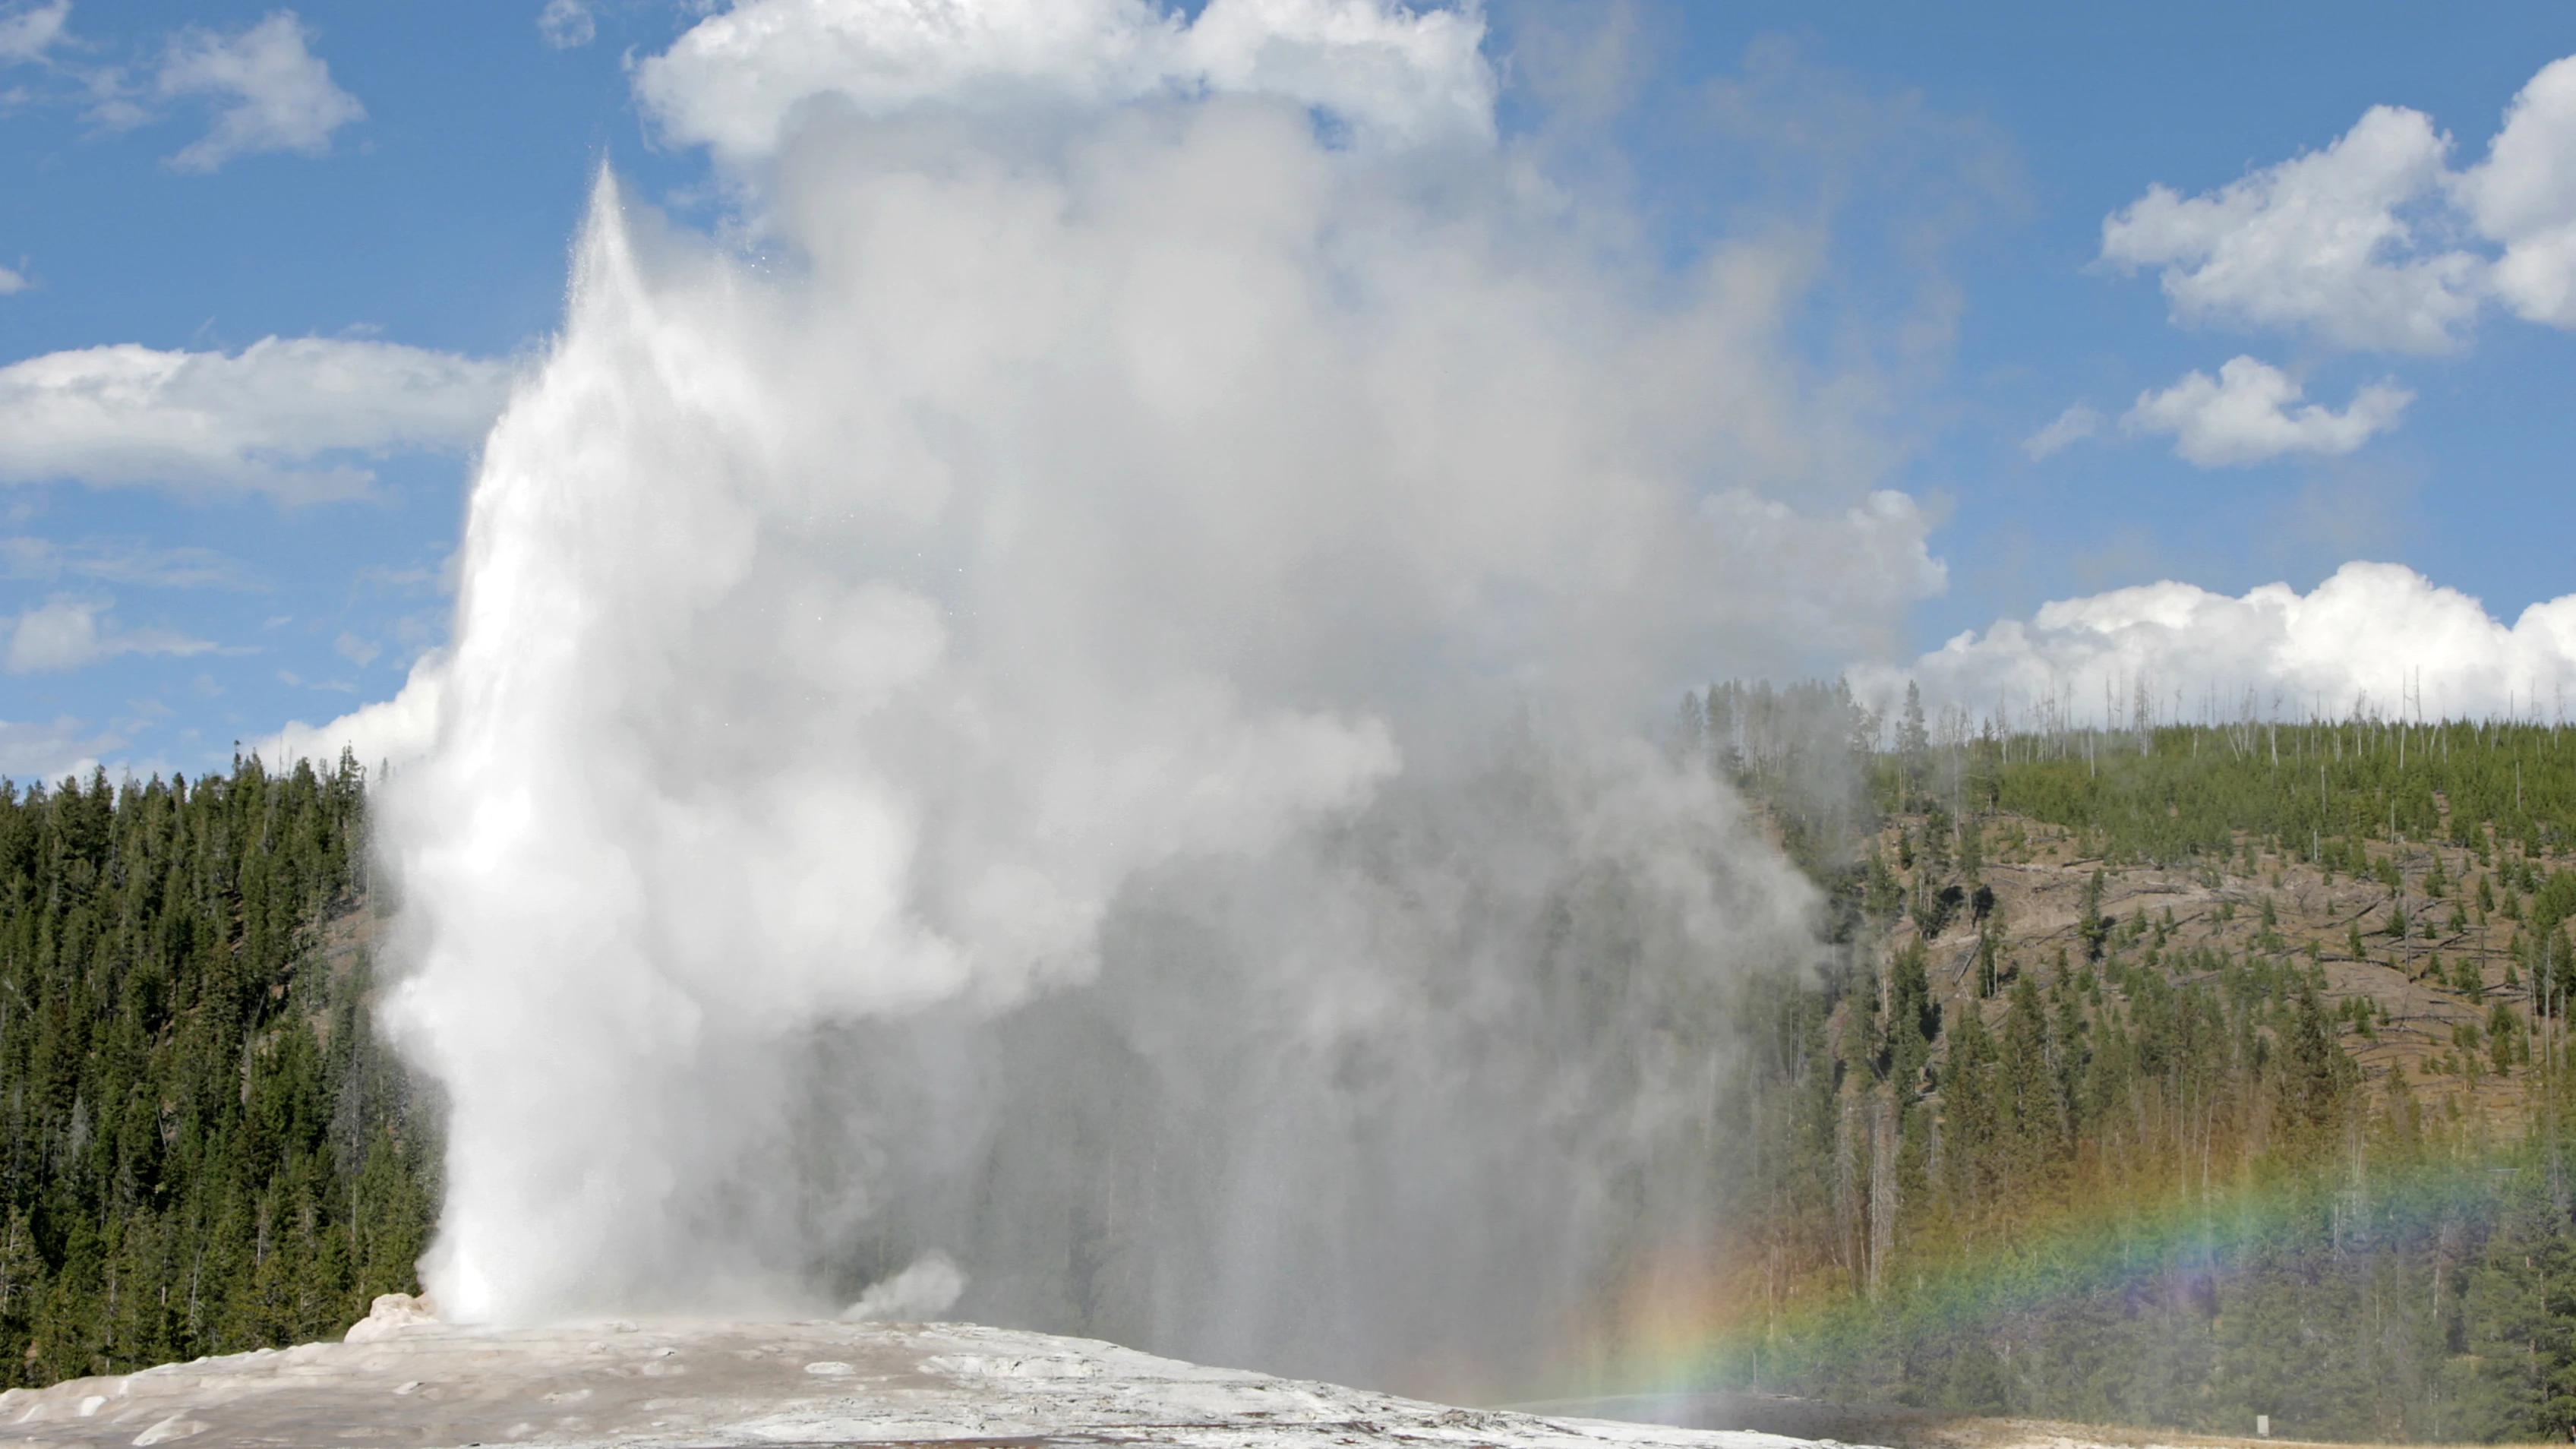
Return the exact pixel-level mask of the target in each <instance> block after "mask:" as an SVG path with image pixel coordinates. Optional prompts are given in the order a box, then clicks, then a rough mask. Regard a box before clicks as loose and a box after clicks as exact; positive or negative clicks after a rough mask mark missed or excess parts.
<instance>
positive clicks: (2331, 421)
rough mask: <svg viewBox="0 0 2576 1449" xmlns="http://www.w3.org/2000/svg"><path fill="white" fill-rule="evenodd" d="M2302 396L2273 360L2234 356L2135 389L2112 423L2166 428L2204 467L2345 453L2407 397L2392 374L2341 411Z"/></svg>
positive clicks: (2155, 430) (2398, 410)
mask: <svg viewBox="0 0 2576 1449" xmlns="http://www.w3.org/2000/svg"><path fill="white" fill-rule="evenodd" d="M2306 396H2307V393H2306V391H2305V389H2303V388H2301V387H2300V385H2299V384H2298V383H2297V382H2296V381H2294V380H2293V379H2292V378H2291V377H2290V376H2289V375H2288V374H2287V373H2284V372H2283V371H2281V370H2280V369H2279V368H2277V367H2274V366H2272V365H2271V364H2270V363H2267V362H2262V361H2258V360H2257V359H2255V358H2251V357H2238V358H2233V359H2230V360H2229V361H2228V362H2227V363H2226V365H2224V366H2222V367H2220V368H2219V369H2218V376H2216V377H2215V378H2213V377H2211V376H2210V375H2209V374H2208V373H2205V372H2191V373H2188V374H2185V375H2184V377H2183V379H2182V381H2180V382H2177V383H2175V384H2174V385H2173V386H2171V387H2169V388H2166V389H2164V390H2163V391H2161V392H2156V391H2149V392H2145V393H2141V394H2139V395H2138V403H2137V406H2135V407H2133V408H2131V409H2130V410H2129V412H2128V414H2127V415H2126V416H2125V417H2123V418H2121V419H2120V426H2121V427H2122V428H2123V429H2124V430H2126V431H2128V432H2132V433H2149V434H2162V435H2169V436H2171V437H2172V438H2173V439H2174V451H2175V452H2177V453H2179V454H2181V455H2182V456H2183V457H2184V458H2186V459H2188V460H2190V461H2191V462H2194V463H2197V464H2199V465H2200V466H2202V467H2204V468H2212V467H2217V466H2220V465H2223V464H2229V463H2260V462H2263V461H2265V460H2266V459H2271V458H2278V457H2281V456H2283V455H2284V454H2290V453H2318V454H2325V455H2328V456H2335V455H2340V454H2344V453H2349V452H2351V451H2352V450H2354V449H2355V448H2358V447H2360V446H2361V445H2362V444H2363V443H2365V442H2368V441H2369V440H2370V438H2371V436H2372V435H2373V434H2376V433H2382V432H2385V431H2387V430H2388V429H2390V428H2393V427H2395V426H2397V419H2398V417H2399V416H2400V415H2401V414H2403V413H2404V412H2405V411H2406V405H2407V404H2408V403H2410V402H2413V401H2414V400H2415V395H2414V394H2413V393H2411V392H2408V391H2407V390H2406V389H2405V388H2402V387H2399V386H2397V385H2396V384H2395V383H2392V382H2374V383H2366V384H2364V385H2363V386H2362V387H2361V388H2360V389H2358V390H2357V391H2355V392H2354V393H2353V396H2352V402H2351V403H2350V404H2349V405H2347V406H2346V407H2345V408H2344V410H2343V411H2342V412H2336V411H2335V410H2334V409H2332V408H2329V407H2327V406H2325V405H2324V404H2322V403H2312V402H2307V401H2306V400H2305V399H2306ZM2043 436H2045V434H2043ZM2034 441H2036V440H2034Z"/></svg>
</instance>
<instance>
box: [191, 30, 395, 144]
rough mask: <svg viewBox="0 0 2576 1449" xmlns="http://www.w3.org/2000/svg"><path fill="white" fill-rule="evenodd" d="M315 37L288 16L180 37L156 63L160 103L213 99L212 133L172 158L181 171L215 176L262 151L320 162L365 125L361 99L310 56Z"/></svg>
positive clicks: (194, 32) (315, 56) (200, 31)
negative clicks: (347, 132)
mask: <svg viewBox="0 0 2576 1449" xmlns="http://www.w3.org/2000/svg"><path fill="white" fill-rule="evenodd" d="M312 39H313V35H312V32H311V31H309V30H307V29H306V28H305V26H304V22H303V21H301V20H299V19H297V18H296V15H295V12H294V11H292V10H279V11H276V12H274V13H272V14H270V15H269V16H268V17H267V18H266V19H264V20H262V21H260V22H259V23H258V24H257V25H254V26H251V27H250V28H249V29H247V30H243V31H240V32H238V33H236V34H231V35H226V34H222V33H219V32H216V31H211V30H206V29H202V28H200V27H196V26H190V27H189V28H187V29H185V30H182V31H180V32H179V33H178V35H177V36H176V37H174V38H173V39H172V41H171V44H170V52H169V54H168V56H167V57H166V58H164V60H163V61H162V63H161V69H160V74H159V76H158V78H157V80H156V82H155V85H156V88H157V89H158V90H159V92H160V94H161V96H162V98H163V99H165V100H169V99H176V98H179V97H183V96H212V97H215V98H217V101H218V109H217V110H216V113H215V124H214V129H212V130H210V131H208V132H207V133H206V134H205V135H204V136H203V137H201V138H199V139H198V140H196V141H194V142H192V143H190V144H189V145H188V146H186V147H184V148H182V149H181V150H180V151H179V153H178V154H177V155H174V156H172V157H171V158H170V164H171V165H172V166H173V167H175V168H177V169H179V170H181V171H212V170H215V169H217V168H218V167H220V166H222V165H223V164H224V163H225V162H227V161H231V160H233V159H234V158H236V157H240V156H250V155H255V154H257V153H259V152H262V151H294V152H299V153H301V154H303V155H306V156H319V155H321V154H323V153H324V152H326V151H328V150H330V149H331V133H332V132H334V131H336V130H338V129H339V128H340V127H342V126H345V125H348V124H350V123H351V122H354V121H360V120H364V119H365V118H366V114H367V111H366V108H365V107H364V106H361V105H359V104H358V98H357V97H355V96H353V95H350V94H349V93H348V92H347V91H344V90H342V89H340V87H339V86H337V85H335V84H333V83H332V80H331V68H330V67H329V66H327V65H325V64H323V62H322V58H321V57H320V56H317V55H315V54H313V52H312V49H311V43H312Z"/></svg>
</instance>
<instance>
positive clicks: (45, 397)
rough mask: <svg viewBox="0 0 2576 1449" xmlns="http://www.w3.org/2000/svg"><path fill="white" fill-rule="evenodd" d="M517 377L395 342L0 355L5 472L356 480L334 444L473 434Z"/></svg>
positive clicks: (190, 485)
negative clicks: (9, 359)
mask: <svg viewBox="0 0 2576 1449" xmlns="http://www.w3.org/2000/svg"><path fill="white" fill-rule="evenodd" d="M508 385H509V369H508V368H507V366H506V365H505V364H503V363H499V362H495V361H491V360H488V359H479V358H470V357H461V356H458V355H456V354H454V353H447V352H432V351H427V350H424V349H422V348H417V347H405V346H401V345H399V344H395V343H389V342H369V341H341V340H333V339H325V338H315V337H306V338H285V339H281V338H276V337H270V338H265V339H263V340H261V341H258V342H254V343H252V344H251V345H250V346H248V347H246V348H244V349H242V350H241V351H240V352H238V353H232V354H226V353H221V352H165V351H157V350H155V349H152V348H149V347H142V346H137V345H134V344H130V343H129V344H121V345H116V346H109V347H90V348H83V349H80V350H78V351H72V352H54V353H48V354H46V355H44V356H42V357H33V358H29V359H27V360H26V361H24V362H17V363H12V364H10V365H9V366H7V367H0V482H21V483H24V482H44V481H50V480H54V479H75V480H78V481H81V482H85V483H90V484H97V485H117V484H135V483H160V484H167V485H170V486H174V487H178V488H181V489H186V490H192V491H197V492H235V493H238V492H264V493H270V494H273V495H276V496H278V497H280V498H286V499H307V498H315V497H325V496H331V495H338V494H348V493H353V492H356V491H359V490H361V489H363V488H364V487H365V486H366V484H367V482H368V480H369V477H370V475H369V474H368V473H367V472H366V470H365V469H364V468H362V467H359V466H357V465H354V464H351V463H348V462H346V461H339V460H334V459H332V458H331V457H329V455H332V454H335V453H343V452H351V451H355V452H362V453H377V452H382V451H385V450H388V449H394V448H455V447H464V446H468V445H470V444H472V443H473V442H474V441H475V440H476V439H478V438H480V437H481V436H482V434H483V431H484V430H485V429H486V428H488V427H489V426H490V425H491V422H492V419H493V417H494V416H495V415H496V414H497V413H498V412H499V411H500V407H501V402H502V399H503V397H504V396H505V395H506V393H507V390H508Z"/></svg>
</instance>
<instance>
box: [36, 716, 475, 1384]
mask: <svg viewBox="0 0 2576 1449" xmlns="http://www.w3.org/2000/svg"><path fill="white" fill-rule="evenodd" d="M365 838H366V791H365V788H364V782H363V780H362V779H361V776H360V774H359V771H358V769H357V766H356V765H355V763H354V762H353V761H349V760H346V759H344V760H343V761H342V762H341V765H340V767H339V769H338V770H337V771H336V772H334V773H328V774H321V773H316V772H315V771H314V770H313V769H312V768H310V767H309V766H305V765H298V766H297V767H296V769H295V771H294V772H293V773H292V774H287V775H282V776H272V775H270V774H268V773H266V772H265V771H264V770H263V769H262V768H261V766H260V765H259V763H258V762H257V761H256V760H245V761H240V762H238V763H237V764H236V766H235V768H234V770H233V773H232V774H231V775H230V776H229V777H217V776H206V777H202V778H200V779H197V780H195V781H193V782H192V781H186V780H182V779H175V778H174V779H172V780H170V781H168V782H166V783H165V782H163V781H160V780H157V779H156V780H154V781H152V782H150V783H144V784H137V783H130V782H129V783H125V784H121V785H112V784H110V783H109V781H108V779H107V777H106V775H105V774H104V773H99V774H95V775H93V776H92V777H91V779H90V781H89V783H88V784H87V785H86V786H83V785H81V784H79V783H78V782H77V781H65V782H63V784H62V785H61V786H60V787H59V788H46V787H43V786H37V787H32V788H28V789H26V790H24V791H23V792H22V791H20V790H18V789H17V788H15V787H12V786H10V785H8V784H6V783H5V782H0V1382H5V1383H8V1384H41V1383H48V1382H51V1381H53V1380H56V1379H59V1378H64V1377H70V1376H74V1375H80V1374H95V1373H106V1372H113V1371H119V1370H126V1369H132V1368H137V1367H141V1366H144V1365H148V1364H154V1363H162V1362H167V1361H171V1360H176V1359H187V1358H193V1357H195V1356H197V1355H199V1354H208V1353H226V1352H233V1351H237V1350H241V1349H247V1348H255V1347H259V1346H263V1345H280V1344H289V1343H297V1342H303V1341H307V1340H311V1339H314V1338H320V1337H325V1336H334V1335H336V1334H337V1333H339V1332H340V1331H341V1330H342V1329H344V1328H346V1327H347V1326H348V1325H349V1324H350V1323H351V1322H353V1321H355V1320H356V1319H358V1318H360V1317H363V1316H364V1314H365V1311H366V1306H367V1302H368V1300H369V1298H370V1297H371V1296H372V1295H374V1294H376V1293H381V1292H391V1291H395V1290H406V1291H408V1290H413V1289H414V1288H415V1287H416V1285H415V1284H414V1282H413V1270H412V1263H413V1260H414V1259H415V1258H416V1257H417V1256H418V1255H419V1252H420V1249H421V1246H422V1244H423V1242H424V1240H425V1235H426V1232H427V1229H428V1225H429V1222H430V1219H431V1216H432V1212H433V1209H434V1203H435V1195H436V1190H435V1183H434V1173H435V1161H436V1159H435V1155H434V1151H433V1143H432V1142H431V1141H430V1139H429V1138H428V1136H427V1135H426V1133H425V1132H424V1124H422V1123H420V1122H419V1121H417V1120H415V1115H414V1107H413V1104H412V1102H411V1100H410V1097H409V1093H408V1089H407V1086H406V1083H405V1079H404V1075H403V1073H402V1072H401V1070H400V1069H399V1067H398V1066H397V1065H396V1064H395V1063H394V1062H393V1060H392V1059H391V1057H390V1055H389V1054H388V1053H387V1052H386V1051H384V1050H383V1049H382V1048H381V1047H380V1046H379V1045H378V1044H377V1043H376V1041H375V1038H374V1035H373V1031H372V1027H371V1021H370V1017H369V1012H368V1010H367V997H368V989H369V987H368V966H367V952H366V949H365V945H364V942H365V940H366V937H367V934H368V932H369V930H370V928H371V926H372V923H373V917H372V915H371V914H369V913H367V912H366V911H364V910H361V909H357V908H358V907H359V906H360V903H361V901H362V898H363V894H364V890H365V873H366V849H365Z"/></svg>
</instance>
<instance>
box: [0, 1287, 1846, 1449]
mask: <svg viewBox="0 0 2576 1449" xmlns="http://www.w3.org/2000/svg"><path fill="white" fill-rule="evenodd" d="M388 1306H389V1305H387V1304H386V1303H385V1302H384V1301H383V1300H379V1307H378V1316H377V1317H376V1318H373V1319H370V1321H369V1322H368V1323H366V1324H361V1325H360V1326H359V1328H358V1329H356V1330H353V1337H357V1338H359V1339H360V1341H358V1342H352V1343H311V1344H305V1345H302V1346H301V1347H297V1348H291V1349H286V1350H284V1351H279V1350H274V1349H262V1350H260V1351H259V1352H256V1353H245V1354H233V1355H229V1356H227V1357H223V1358H209V1359H199V1360H197V1361H196V1362H194V1363H185V1364H165V1365H163V1366H161V1367H159V1368H152V1369H146V1370H144V1371H142V1372H140V1373H134V1374H127V1375H123V1376H121V1377H113V1378H95V1379H75V1380H72V1381H71V1382H68V1383H62V1384H56V1385H55V1386H53V1387H52V1388H48V1389H41V1390H29V1389H12V1390H10V1391H9V1392H8V1393H7V1394H5V1395H0V1444H5V1445H22V1444H24V1445H37V1444H43V1445H71V1444H84V1445H86V1444H100V1445H105V1444H138V1445H145V1444H162V1443H176V1442H184V1443H186V1444H188V1445H189V1446H190V1449H211V1446H217V1445H312V1444H357V1443H368V1444H373V1443H386V1444H404V1445H466V1444H499V1443H514V1444H545V1445H607V1444H616V1445H630V1446H645V1449H649V1446H664V1445H667V1446H680V1445H691V1446H708V1445H721V1444H844V1445H846V1444H871V1445H882V1444H955V1445H960V1446H963V1445H970V1444H971V1445H977V1446H991V1445H999V1444H1010V1445H1014V1446H1027V1449H1037V1446H1038V1445H1040V1444H1046V1445H1057V1444H1063V1445H1074V1444H1083V1445H1121V1444H1173V1445H1197V1446H1207V1449H1288V1446H1306V1445H1316V1446H1322V1445H1375V1444H1386V1445H1392V1444H1396V1443H1399V1442H1401V1443H1403V1444H1406V1445H1408V1446H1411V1449H1448V1446H1457V1449H1467V1446H1508V1449H1522V1446H1526V1449H1626V1446H1639V1445H1675V1446H1696V1449H1802V1446H1804V1445H1805V1444H1806V1443H1807V1441H1804V1440H1798V1439H1789V1438H1783V1437H1781V1436H1779V1435H1774V1434H1757V1433H1749V1432H1717V1431H1707V1430H1692V1429H1671V1428H1663V1427H1659V1426H1654V1425H1645V1424H1614V1423H1608V1422H1603V1421H1596V1420H1586V1419H1557V1418H1541V1417H1538V1416H1534V1415H1529V1414H1517V1413H1508V1412H1500V1411H1491V1410H1481V1409H1453V1408H1445V1407H1443V1406H1441V1405H1438V1404H1427V1403H1423V1402H1420V1401H1418V1400H1414V1399H1400V1398H1396V1397H1393V1396H1391V1395H1387V1394H1379V1393H1369V1392H1365V1391H1363V1390H1358V1389H1347V1388H1340V1387H1337V1386H1335V1385H1332V1384H1323V1383H1312V1382H1304V1381H1299V1380H1293V1379H1280V1378H1272V1377H1269V1376H1268V1375H1264V1374H1255V1373H1244V1372H1240V1371H1237V1370H1232V1369H1218V1368H1203V1367H1200V1366H1199V1365H1196V1364H1188V1363H1182V1362H1179V1361H1178V1360H1174V1359H1167V1358H1155V1357H1153V1356H1151V1355H1149V1354H1142V1353H1137V1352H1134V1351H1133V1350H1130V1349H1124V1348H1119V1347H1117V1346H1115V1345H1112V1344H1106V1343H1101V1342H1098V1341H1096V1340H1092V1339H1081V1338H1058V1337H1052V1336H1050V1335H1047V1334H1040V1333H1024V1332H1018V1331H1014V1330H1009V1329H998V1328H981V1327H977V1326H974V1325H971V1324H957V1323H935V1324H886V1323H672V1322H653V1323H634V1322H614V1323H598V1324H587V1325H571V1326H564V1327H556V1328H541V1329H500V1328H478V1327H456V1326H451V1325H447V1324H441V1323H437V1322H434V1321H431V1320H427V1319H419V1320H416V1321H409V1322H405V1321H403V1318H404V1315H402V1314H401V1313H400V1312H399V1311H398V1310H397V1311H395V1312H393V1313H390V1314H389V1313H388V1312H387V1308H388Z"/></svg>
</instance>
